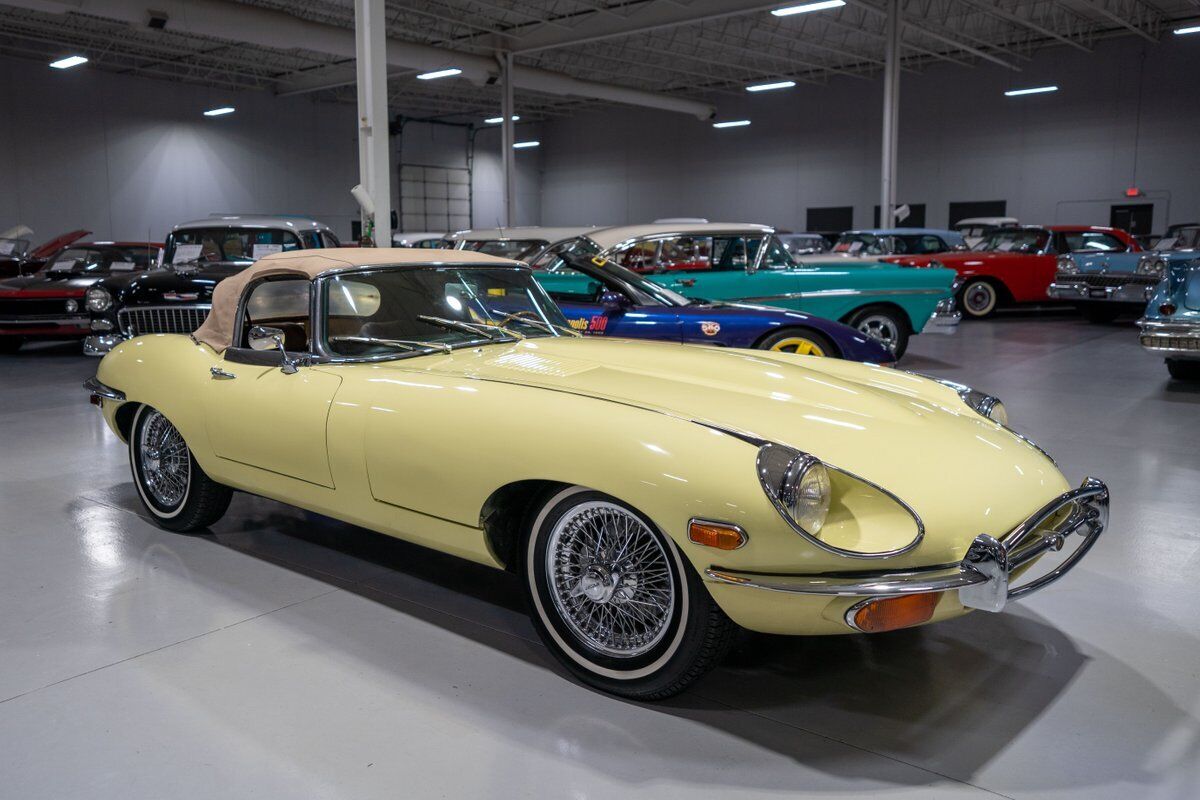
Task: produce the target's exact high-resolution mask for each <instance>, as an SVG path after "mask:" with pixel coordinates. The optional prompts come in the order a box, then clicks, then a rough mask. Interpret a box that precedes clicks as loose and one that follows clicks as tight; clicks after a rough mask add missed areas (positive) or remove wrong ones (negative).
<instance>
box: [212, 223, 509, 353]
mask: <svg viewBox="0 0 1200 800" xmlns="http://www.w3.org/2000/svg"><path fill="white" fill-rule="evenodd" d="M439 264H472V265H481V266H482V265H490V266H497V267H498V266H509V267H511V266H524V265H523V264H518V263H517V262H515V261H509V260H506V259H503V258H496V257H495V256H489V255H485V254H483V253H476V252H473V251H469V250H421V249H413V248H410V247H330V248H324V249H319V248H314V249H311V250H292V251H290V252H287V253H273V254H271V255H269V256H266V257H264V258H260V259H259V260H258V261H256V262H255V263H254V264H253V265H252V266H249V267H246V269H244V270H242V271H241V272H239V273H238V274H236V275H233V276H231V277H229V278H226V279H225V280H223V281H221V282H220V283H218V284H217V286H216V288H215V289H213V297H212V311H210V312H209V314H208V319H206V320H205V321H204V324H203V325H201V326H200V327H199V328H197V329H196V332H195V333H194V334H192V336H193V338H195V339H196V341H198V342H204V343H205V344H206V345H208V346H209V347H211V348H212V349H214V350H216V351H217V352H218V353H221V352H224V351H225V348H227V347H232V346H233V339H234V330H233V326H234V323H235V321H236V318H237V308H238V301H239V300H241V297H242V292H244V291H245V289H246V287H247V286H248V285H250V284H251V283H253V282H254V281H256V280H258V279H259V278H266V277H270V276H273V275H294V276H296V277H301V278H307V279H309V280H312V279H314V278H316V277H317V276H318V275H325V274H327V273H330V272H340V271H343V270H348V269H355V268H357V267H371V266H376V265H379V266H384V265H388V266H390V265H409V266H436V265H439Z"/></svg>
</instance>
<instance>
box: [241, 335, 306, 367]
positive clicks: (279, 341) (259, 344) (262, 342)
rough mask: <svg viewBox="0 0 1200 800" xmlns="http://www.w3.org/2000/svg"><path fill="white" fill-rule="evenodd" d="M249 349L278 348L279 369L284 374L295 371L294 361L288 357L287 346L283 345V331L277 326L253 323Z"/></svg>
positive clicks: (264, 349)
mask: <svg viewBox="0 0 1200 800" xmlns="http://www.w3.org/2000/svg"><path fill="white" fill-rule="evenodd" d="M250 349H251V350H259V351H266V350H278V351H279V356H280V359H281V366H280V370H281V371H282V372H283V374H285V375H293V374H295V372H296V362H295V361H293V360H292V359H291V358H289V357H288V354H287V348H286V347H284V346H283V331H281V330H279V328H268V327H267V326H265V325H255V326H254V327H253V328H251V329H250Z"/></svg>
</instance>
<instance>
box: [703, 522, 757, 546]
mask: <svg viewBox="0 0 1200 800" xmlns="http://www.w3.org/2000/svg"><path fill="white" fill-rule="evenodd" d="M688 538H689V539H691V540H692V541H693V542H695V543H696V544H702V545H704V546H705V547H715V548H716V549H718V550H737V549H738V548H739V547H741V546H742V545H744V544H745V543H746V541H747V538H746V532H745V531H743V530H742V529H741V528H739V527H738V526H736V525H725V524H722V523H720V522H705V521H703V520H699V519H694V520H692V521H691V522H689V523H688Z"/></svg>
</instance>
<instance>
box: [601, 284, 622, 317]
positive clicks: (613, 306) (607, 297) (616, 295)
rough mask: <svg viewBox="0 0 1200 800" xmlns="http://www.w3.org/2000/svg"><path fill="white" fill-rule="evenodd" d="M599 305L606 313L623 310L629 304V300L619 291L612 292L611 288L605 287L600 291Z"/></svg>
mask: <svg viewBox="0 0 1200 800" xmlns="http://www.w3.org/2000/svg"><path fill="white" fill-rule="evenodd" d="M600 305H601V306H602V307H603V308H604V310H605V312H607V313H614V312H619V311H624V310H625V308H626V306H628V305H629V300H628V299H627V298H626V297H625V295H623V294H621V293H620V292H614V291H613V290H612V289H606V290H604V291H603V292H601V293H600Z"/></svg>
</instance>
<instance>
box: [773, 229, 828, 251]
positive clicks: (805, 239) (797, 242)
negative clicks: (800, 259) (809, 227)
mask: <svg viewBox="0 0 1200 800" xmlns="http://www.w3.org/2000/svg"><path fill="white" fill-rule="evenodd" d="M779 241H780V243H781V244H782V245H783V246H784V249H786V250H787V251H788V253H790V254H792V255H807V254H809V253H823V252H825V250H826V249H827V245H826V244H825V239H824V238H823V237H821V236H817V235H816V234H807V233H792V234H788V233H785V234H782V235H780V236H779Z"/></svg>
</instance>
